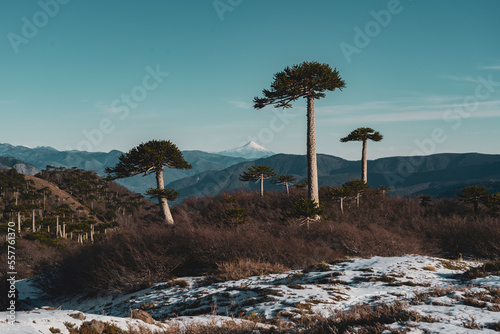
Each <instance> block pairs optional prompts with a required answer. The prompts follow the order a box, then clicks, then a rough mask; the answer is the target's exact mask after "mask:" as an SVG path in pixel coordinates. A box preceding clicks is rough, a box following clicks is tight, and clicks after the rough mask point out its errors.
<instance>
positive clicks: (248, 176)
mask: <svg viewBox="0 0 500 334" xmlns="http://www.w3.org/2000/svg"><path fill="white" fill-rule="evenodd" d="M274 175H276V174H275V173H274V170H273V169H272V168H271V167H269V166H265V165H255V166H252V167H250V168H248V171H246V172H243V174H241V175H240V181H244V182H248V181H260V196H261V197H262V196H264V180H267V179H269V178H271V177H273V176H274Z"/></svg>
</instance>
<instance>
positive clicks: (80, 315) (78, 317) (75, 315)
mask: <svg viewBox="0 0 500 334" xmlns="http://www.w3.org/2000/svg"><path fill="white" fill-rule="evenodd" d="M68 315H69V316H70V317H72V318H73V319H76V320H85V318H86V317H85V314H83V313H82V312H77V313H73V314H68Z"/></svg>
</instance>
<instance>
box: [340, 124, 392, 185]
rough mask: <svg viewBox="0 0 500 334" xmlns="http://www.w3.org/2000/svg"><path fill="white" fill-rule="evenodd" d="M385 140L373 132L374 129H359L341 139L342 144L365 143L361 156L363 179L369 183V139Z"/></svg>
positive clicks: (376, 132)
mask: <svg viewBox="0 0 500 334" xmlns="http://www.w3.org/2000/svg"><path fill="white" fill-rule="evenodd" d="M383 138H384V136H382V135H381V134H380V132H378V131H375V130H373V129H372V128H357V129H355V130H352V131H351V133H349V134H348V135H347V136H346V137H344V138H342V139H340V141H341V142H342V143H346V142H348V141H361V142H363V151H362V154H361V179H362V180H363V181H365V182H368V168H367V162H366V146H367V145H366V144H367V142H368V139H370V140H373V141H381V140H382V139H383Z"/></svg>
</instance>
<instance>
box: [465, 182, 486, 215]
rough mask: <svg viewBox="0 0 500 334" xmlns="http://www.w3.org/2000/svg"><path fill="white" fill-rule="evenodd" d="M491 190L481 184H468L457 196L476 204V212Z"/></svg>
mask: <svg viewBox="0 0 500 334" xmlns="http://www.w3.org/2000/svg"><path fill="white" fill-rule="evenodd" d="M488 194H489V191H488V189H486V188H485V187H481V186H466V187H464V188H463V189H462V190H461V191H460V192H459V193H458V194H457V196H458V197H459V198H460V199H461V200H462V201H464V202H469V203H472V204H474V212H476V213H477V212H478V211H479V203H480V202H482V201H485V200H486V198H487V197H488Z"/></svg>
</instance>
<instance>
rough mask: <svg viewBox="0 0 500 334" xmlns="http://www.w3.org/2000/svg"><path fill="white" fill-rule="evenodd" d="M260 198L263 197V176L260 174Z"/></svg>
mask: <svg viewBox="0 0 500 334" xmlns="http://www.w3.org/2000/svg"><path fill="white" fill-rule="evenodd" d="M260 197H264V174H260Z"/></svg>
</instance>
